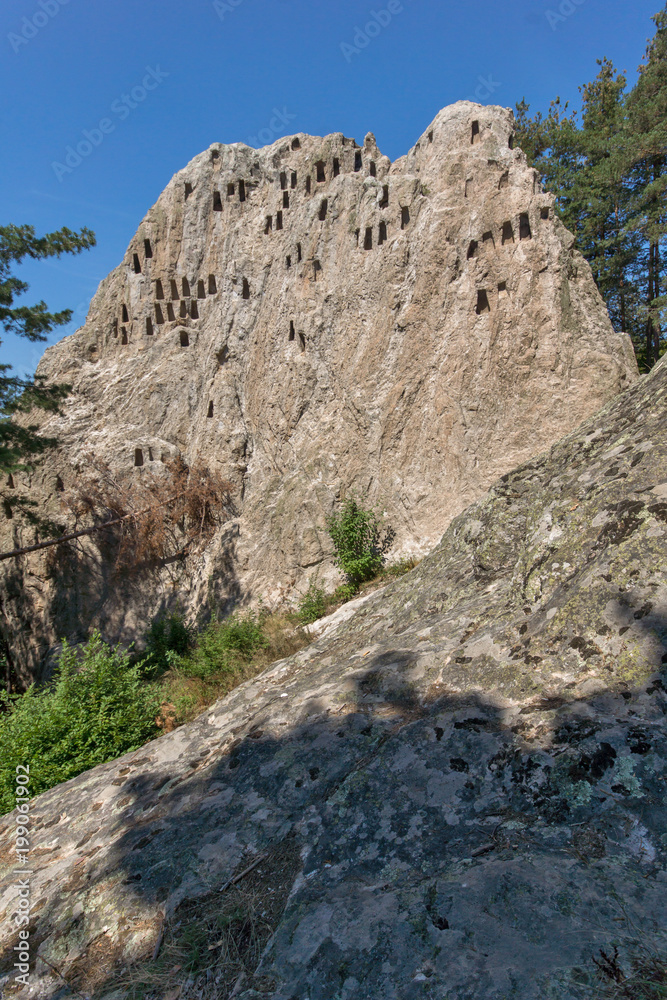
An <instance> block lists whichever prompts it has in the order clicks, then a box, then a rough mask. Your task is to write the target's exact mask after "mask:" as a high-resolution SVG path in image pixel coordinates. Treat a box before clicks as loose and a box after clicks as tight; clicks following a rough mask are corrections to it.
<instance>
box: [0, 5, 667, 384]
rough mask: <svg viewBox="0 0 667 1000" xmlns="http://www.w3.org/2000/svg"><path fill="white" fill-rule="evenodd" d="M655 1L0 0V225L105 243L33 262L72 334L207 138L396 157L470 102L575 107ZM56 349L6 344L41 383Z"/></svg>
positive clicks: (2, 356) (625, 52)
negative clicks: (371, 143) (295, 143)
mask: <svg viewBox="0 0 667 1000" xmlns="http://www.w3.org/2000/svg"><path fill="white" fill-rule="evenodd" d="M660 7H661V0H506V2H504V3H500V2H499V0H463V2H458V3H452V2H449V0H444V2H443V0H377V2H375V3H374V2H373V0H335V2H331V3H322V2H320V0H215V2H213V0H186V2H184V0H106V2H105V0H4V2H3V4H2V9H1V11H0V52H1V53H2V54H1V57H0V95H1V96H0V101H1V103H2V123H3V124H2V128H3V134H2V153H1V155H0V202H1V206H2V207H1V211H0V218H1V219H2V224H6V223H9V222H13V223H16V224H19V223H30V224H32V225H34V226H35V228H36V229H37V231H38V232H40V233H41V232H44V231H50V230H53V229H56V228H59V227H60V226H63V225H66V226H69V227H70V228H72V229H76V228H80V227H81V226H84V225H85V226H89V227H90V228H92V229H93V230H94V231H95V233H96V234H97V241H98V245H97V247H96V248H95V249H94V250H92V251H88V252H87V253H85V254H82V255H80V256H78V257H63V258H61V259H60V260H53V261H47V262H41V263H30V264H27V265H25V266H24V267H23V268H21V271H20V274H21V277H24V278H25V280H27V281H29V282H30V284H31V289H30V292H29V293H28V295H27V297H26V302H28V301H30V302H34V301H36V300H38V299H44V300H45V301H46V302H47V304H48V305H49V307H50V308H51V309H53V310H55V309H62V308H66V307H69V308H72V309H74V312H75V315H74V320H73V322H72V324H71V326H70V327H69V328H67V329H64V328H61V329H60V330H59V331H58V332H57V334H56V335H55V336H54V337H53V338H52V341H55V340H57V339H59V338H60V337H62V336H64V335H65V334H66V333H69V332H73V330H74V329H76V328H77V327H78V326H80V325H81V324H82V323H83V321H84V319H85V315H86V311H87V308H88V304H89V302H90V299H91V298H92V296H93V294H94V292H95V290H96V288H97V286H98V284H99V282H100V281H101V280H102V278H103V277H104V276H105V275H106V274H107V273H108V272H109V271H110V270H111V269H112V268H113V267H115V266H116V264H117V263H118V262H119V261H120V260H121V258H122V256H123V253H124V250H125V248H126V246H127V244H128V243H129V241H130V239H131V237H132V235H133V233H134V231H135V230H136V228H137V225H138V223H139V222H140V220H141V218H142V217H143V216H144V214H145V212H146V211H147V209H148V208H149V207H150V206H151V205H152V204H153V203H154V202H155V201H156V199H157V197H158V195H159V194H160V192H161V191H162V189H163V188H164V187H165V185H166V184H167V183H168V181H169V179H170V178H171V176H172V175H173V174H174V173H175V172H176V171H177V170H179V169H180V168H181V167H183V166H184V165H185V164H186V163H187V162H188V161H189V160H190V159H191V158H192V157H193V156H195V155H196V154H197V153H199V152H201V150H202V149H205V148H206V147H208V146H209V145H210V144H211V143H212V142H238V141H243V142H249V143H250V144H253V145H254V144H258V145H262V144H263V143H264V142H267V141H273V140H274V139H276V138H278V136H279V135H281V134H291V133H293V132H309V133H311V134H315V135H326V134H327V133H329V132H344V133H345V134H346V135H348V136H353V137H354V138H356V139H357V140H358V141H362V140H363V137H364V135H365V134H366V132H368V131H372V132H374V133H375V135H376V137H377V140H378V144H379V146H380V148H381V149H382V151H383V152H384V153H386V154H387V155H388V156H389V157H391V159H392V160H393V159H395V158H396V157H398V156H401V155H402V154H403V153H405V152H406V151H407V150H408V149H409V148H410V146H411V145H412V144H413V143H414V142H415V140H416V139H417V138H418V136H419V135H420V134H421V133H422V132H423V131H424V129H425V128H426V126H427V125H428V123H429V122H430V121H431V119H432V118H433V117H434V116H435V114H436V113H437V111H438V110H439V109H440V108H442V107H444V106H445V105H447V104H451V103H452V102H454V101H457V100H460V99H462V98H470V99H475V93H476V91H477V93H478V95H479V97H480V98H482V100H481V102H482V103H486V104H500V105H503V106H505V107H507V106H514V104H515V102H516V101H517V100H519V99H520V98H521V97H523V96H524V95H525V97H526V99H527V100H528V101H529V102H530V103H531V105H532V106H533V107H534V108H536V109H538V108H539V109H542V110H546V108H547V107H548V105H549V101H550V100H551V99H552V98H553V97H555V96H557V95H560V96H561V97H562V98H563V99H569V100H571V101H573V102H575V103H576V102H577V99H578V93H577V88H578V86H579V85H580V84H581V83H584V82H586V81H588V80H590V79H591V78H592V77H593V76H595V73H596V70H597V67H596V63H595V60H596V59H597V58H600V57H603V56H608V57H609V58H611V59H612V60H613V61H614V62H615V63H616V65H617V66H618V67H619V68H620V69H623V70H627V72H628V74H629V75H630V78H631V79H634V77H635V73H636V68H637V66H638V64H639V62H640V59H641V56H642V54H643V52H644V49H645V44H646V39H647V38H648V37H649V36H650V35H652V34H653V24H652V22H651V20H650V17H651V14H654V13H655V12H656V11H657V10H659V9H660ZM374 15H375V16H374ZM369 23H370V24H371V25H372V26H371V27H370V28H369V29H368V31H366V25H368V24H369ZM358 29H360V30H361V32H362V34H361V35H359V34H358ZM355 38H356V43H357V44H356V46H355ZM364 42H365V43H366V44H364ZM352 46H355V48H356V49H357V51H353V50H352ZM478 88H479V89H478ZM487 91H488V93H487ZM100 122H105V124H103V127H102V129H100ZM86 130H87V132H88V138H86V136H85V131H86ZM253 137H256V138H257V143H255V142H253ZM91 140H92V141H91ZM82 142H83V143H84V145H83V147H82V149H83V150H84V151H86V150H87V148H88V147H87V146H86V143H88V144H89V146H90V152H89V153H88V155H85V156H83V157H81V158H80V163H77V160H76V157H74V158H73V157H72V156H71V155H70V158H69V164H68V162H67V159H66V157H67V148H68V147H74V148H76V147H77V145H79V144H80V143H82ZM54 164H56V166H54ZM58 164H60V165H61V166H58ZM65 168H67V169H65ZM45 346H46V345H41V344H35V345H33V344H29V343H27V342H25V341H22V340H20V339H19V338H13V337H10V336H4V337H3V344H2V347H0V361H2V362H4V363H9V364H13V365H14V366H15V368H16V370H17V371H18V372H20V373H21V374H28V373H30V374H31V373H32V372H33V371H34V368H35V367H36V364H37V362H38V360H39V357H40V356H41V354H42V352H43V350H44V347H45Z"/></svg>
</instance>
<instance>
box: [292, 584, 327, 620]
mask: <svg viewBox="0 0 667 1000" xmlns="http://www.w3.org/2000/svg"><path fill="white" fill-rule="evenodd" d="M326 611H327V600H326V595H325V593H324V591H323V590H322V588H321V587H318V586H317V585H316V584H315V582H314V581H311V582H310V584H309V586H308V590H307V591H306V593H305V594H304V595H303V597H302V598H301V602H300V604H299V608H298V611H297V618H298V619H299V621H300V622H301V624H302V625H310V624H312V622H316V621H317V619H318V618H323V617H324V615H325V614H326Z"/></svg>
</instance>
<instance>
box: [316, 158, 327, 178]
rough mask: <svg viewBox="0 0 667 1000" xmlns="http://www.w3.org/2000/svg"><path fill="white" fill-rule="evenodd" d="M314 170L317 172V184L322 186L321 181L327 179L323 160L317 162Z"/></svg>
mask: <svg viewBox="0 0 667 1000" xmlns="http://www.w3.org/2000/svg"><path fill="white" fill-rule="evenodd" d="M315 170H316V171H317V183H318V184H322V183H323V181H325V180H326V179H327V174H326V170H325V169H324V160H318V161H317V163H316V164H315Z"/></svg>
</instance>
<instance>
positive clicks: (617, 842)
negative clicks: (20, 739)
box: [0, 361, 667, 1000]
mask: <svg viewBox="0 0 667 1000" xmlns="http://www.w3.org/2000/svg"><path fill="white" fill-rule="evenodd" d="M666 430H667V364H666V363H665V362H664V361H663V362H661V363H660V364H659V365H658V366H657V367H656V369H655V370H654V371H653V373H652V374H651V375H650V376H648V377H646V378H643V379H642V380H641V381H640V382H639V383H638V384H636V385H635V386H634V387H633V388H632V389H630V390H628V391H627V392H625V393H624V394H622V395H621V396H619V397H618V398H617V399H615V400H614V401H613V402H612V403H610V404H608V405H607V407H606V408H605V409H603V410H602V411H601V412H600V413H599V414H598V415H596V416H595V417H594V418H592V419H590V420H589V421H587V422H585V423H584V424H582V425H581V426H580V427H579V428H578V429H577V430H576V431H575V432H574V433H572V434H571V435H570V436H569V437H566V438H564V439H563V440H562V441H560V442H559V443H558V444H557V445H555V446H554V447H553V448H552V449H551V451H549V452H548V453H545V454H543V455H542V456H539V457H538V458H536V459H535V460H533V461H532V462H529V463H528V464H525V465H523V466H521V467H519V468H517V469H516V470H515V471H513V472H512V473H510V474H508V475H506V476H504V477H503V478H502V479H500V480H498V481H497V482H496V483H495V485H494V486H493V488H492V489H491V491H490V492H489V493H488V494H487V495H486V496H485V497H483V498H482V499H481V500H479V501H478V502H476V503H475V504H473V505H472V506H471V507H470V508H469V509H468V510H467V511H466V512H465V513H464V514H462V515H461V516H459V517H458V518H456V519H455V520H454V521H453V523H452V524H451V525H450V527H449V529H448V530H447V532H446V533H445V535H444V537H443V539H442V541H441V542H440V544H439V545H438V546H437V548H436V549H435V551H434V552H433V553H432V554H431V555H430V556H428V557H427V558H426V559H425V560H424V561H423V562H422V563H421V564H420V565H419V566H418V567H417V568H416V569H415V570H413V571H412V572H411V573H410V574H408V575H407V576H406V577H404V578H403V579H401V580H398V581H396V582H395V583H393V584H391V585H390V586H388V587H387V588H385V589H384V590H383V591H381V592H378V593H375V594H373V595H371V597H370V598H369V599H368V600H367V601H365V602H363V603H362V604H361V605H360V606H359V607H357V608H356V610H355V612H354V614H353V615H352V616H351V617H350V618H348V619H347V620H343V621H338V622H337V623H336V622H334V623H333V624H332V625H331V627H329V628H328V629H325V630H324V632H323V633H322V634H321V635H320V636H319V637H318V638H317V640H316V641H315V642H314V643H313V645H311V646H310V647H309V648H307V649H306V650H303V651H302V652H300V653H298V654H296V655H295V656H293V657H291V658H289V659H287V660H285V661H281V662H279V663H276V664H274V665H273V666H272V667H271V668H270V669H268V670H267V671H266V672H265V673H264V674H262V675H261V676H260V677H258V678H256V679H255V680H253V681H252V682H249V683H246V684H245V685H243V686H242V687H240V688H238V689H237V690H236V691H234V692H233V693H231V694H230V695H229V696H228V697H227V698H225V699H224V700H223V701H221V702H219V703H218V704H216V705H215V706H214V707H213V708H212V709H211V710H210V711H208V712H207V713H205V714H204V715H202V716H201V717H200V718H199V719H197V720H196V721H195V722H193V723H191V724H189V725H187V726H184V727H183V728H181V729H179V730H177V731H175V732H173V733H171V734H168V735H165V736H163V737H162V738H161V739H159V740H157V741H155V742H153V743H151V744H148V745H147V746H146V747H144V748H143V749H141V750H139V751H137V752H136V753H133V754H130V755H127V756H126V757H124V758H122V759H120V760H118V761H115V762H113V763H112V764H108V765H105V766H103V767H98V768H96V769H94V770H92V771H90V772H88V773H86V774H83V775H81V776H80V777H79V778H76V779H74V780H72V781H70V782H68V783H66V784H64V785H61V786H59V787H58V788H55V789H52V790H51V791H50V792H48V793H46V794H44V795H42V796H40V797H39V798H38V799H36V800H35V802H34V803H33V806H34V815H35V817H36V826H35V829H34V833H33V836H32V843H33V850H32V863H33V866H34V870H35V875H34V877H33V887H32V899H33V907H34V908H33V914H34V928H33V942H34V945H35V948H38V953H39V955H40V956H43V958H44V959H45V960H46V961H47V962H48V963H49V965H46V964H44V963H41V962H38V963H37V971H36V973H35V976H34V984H35V985H34V988H33V993H32V995H38V996H40V997H49V996H55V995H59V996H63V997H64V996H68V995H71V994H70V993H68V992H67V989H66V988H65V987H64V986H63V979H62V978H58V977H57V976H56V975H55V973H54V972H53V971H52V969H53V968H56V969H57V970H58V972H59V975H60V976H61V977H64V979H65V980H66V981H67V982H68V983H69V984H70V987H69V988H71V989H76V990H78V991H79V993H80V994H81V993H84V994H85V995H87V994H91V995H92V994H94V995H95V996H105V995H106V996H111V995H114V996H116V997H121V996H125V995H126V992H125V991H124V990H123V989H122V988H121V987H120V986H119V982H122V975H123V973H122V970H123V969H124V968H125V969H127V968H128V967H130V966H132V963H138V965H137V966H136V967H135V970H136V969H138V970H139V974H140V972H141V969H142V968H144V967H145V968H148V967H149V966H150V959H151V955H152V954H153V951H154V948H155V945H156V942H157V940H158V939H159V938H160V936H161V934H162V931H163V929H164V926H168V927H174V926H178V925H179V921H180V924H181V926H182V924H183V920H186V923H187V920H188V919H190V918H189V917H187V915H188V914H192V913H193V912H194V911H193V909H192V908H193V907H199V912H200V913H201V911H202V909H203V910H204V911H206V912H207V913H208V914H209V915H213V914H215V913H217V912H218V911H219V910H220V908H221V906H223V904H224V899H225V892H227V891H229V889H230V886H231V882H230V880H232V879H234V878H235V877H236V876H239V875H241V876H243V873H245V872H246V871H247V870H248V869H249V868H251V869H252V872H251V873H248V874H247V875H246V876H244V877H247V878H256V880H257V881H256V882H255V883H254V885H255V892H256V893H258V894H263V899H264V900H266V909H265V911H264V912H265V914H266V920H267V921H269V923H270V928H269V929H270V932H271V933H270V936H267V938H266V942H265V946H264V948H263V955H262V957H261V961H259V963H258V965H257V966H255V965H253V967H252V968H247V970H246V975H247V978H246V979H245V980H243V979H241V978H240V979H239V980H238V984H239V991H237V994H236V995H237V996H243V997H244V998H245V1000H250V998H260V997H261V998H262V1000H264V998H266V1000H268V998H271V1000H291V998H297V1000H306V998H308V1000H331V998H334V997H335V998H341V1000H352V998H354V1000H358V998H369V1000H370V998H372V1000H412V998H415V997H445V996H447V997H450V998H452V1000H464V998H466V1000H469V998H475V1000H477V998H479V1000H482V998H483V1000H501V998H506V997H520V998H522V1000H541V998H544V997H550V998H554V1000H575V998H579V997H582V996H590V995H591V990H593V989H595V990H597V992H593V995H595V996H600V995H605V994H604V993H603V992H602V993H601V992H600V991H601V989H602V986H603V985H604V984H602V986H601V985H600V984H599V983H598V985H597V986H595V983H596V976H597V975H598V968H597V966H596V965H595V960H596V959H597V960H598V961H601V951H603V952H604V953H605V954H607V955H608V956H612V958H613V956H614V954H615V952H614V949H615V948H618V962H619V963H621V965H622V966H623V967H624V968H626V969H628V970H629V969H630V967H631V965H630V963H631V961H632V959H633V957H634V958H636V957H637V955H638V954H639V955H643V954H647V955H649V956H658V957H659V956H662V958H663V960H664V957H665V955H666V954H667V951H666V948H667V940H666V935H665V918H666V917H667V871H666V866H665V859H666V855H667V835H666V834H665V830H667V805H666V795H665V792H666V779H667V731H666V730H667V695H666V684H665V676H664V662H665V660H666V659H667V579H666V566H667V435H666ZM3 824H4V826H3V829H2V833H1V839H0V847H1V850H2V858H3V861H4V862H5V863H6V866H7V874H6V876H5V880H4V883H3V889H2V895H1V896H0V905H1V906H2V911H3V917H4V919H3V923H2V928H3V929H2V935H3V937H2V945H3V955H4V963H5V964H4V966H3V968H4V969H5V970H8V969H9V966H10V964H11V960H12V959H11V954H12V952H11V949H12V947H13V945H14V943H15V935H12V932H11V928H12V925H11V923H10V919H9V918H10V916H11V914H12V912H13V911H14V909H15V905H16V896H15V889H14V887H13V881H14V877H13V875H12V873H11V870H12V869H13V856H12V845H13V841H12V831H13V819H12V817H11V816H9V817H6V818H5V819H4V820H3ZM255 862H257V863H255ZM236 884H237V885H239V886H240V885H241V884H242V881H239V882H238V883H236ZM223 887H224V891H223ZM272 894H273V896H274V899H275V900H277V902H275V903H270V901H271V898H272ZM211 919H212V917H211ZM211 943H212V944H215V941H212V942H211ZM207 954H208V953H207ZM211 964H212V965H213V966H214V965H215V963H214V961H213V960H211ZM211 976H213V979H211V978H210V977H209V979H206V977H205V976H204V977H202V978H201V979H200V980H198V979H197V978H196V976H193V977H192V978H191V979H189V980H188V979H186V978H185V977H184V976H183V977H182V978H180V979H179V972H178V971H176V972H174V973H173V978H172V983H171V985H172V986H174V987H175V986H178V985H179V984H182V985H183V990H182V994H181V995H182V996H183V997H194V996H207V997H208V996H210V997H213V996H219V995H221V996H222V995H225V996H226V995H228V994H227V993H219V992H216V990H217V988H218V987H217V986H216V984H215V978H214V977H215V969H214V970H213V972H212V973H211ZM119 977H120V978H119ZM7 983H9V979H7ZM59 990H64V992H61V993H58V991H59ZM197 991H199V992H197ZM164 992H165V993H166V990H165V991H164ZM154 995H155V996H158V995H162V994H158V993H155V994H154Z"/></svg>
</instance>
